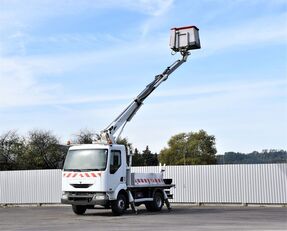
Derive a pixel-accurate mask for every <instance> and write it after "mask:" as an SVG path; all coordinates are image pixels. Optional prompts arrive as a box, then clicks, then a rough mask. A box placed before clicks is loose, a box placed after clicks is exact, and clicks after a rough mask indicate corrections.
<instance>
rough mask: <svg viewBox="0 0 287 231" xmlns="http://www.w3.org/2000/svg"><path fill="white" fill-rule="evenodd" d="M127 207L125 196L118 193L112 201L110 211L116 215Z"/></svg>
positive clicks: (120, 213)
mask: <svg viewBox="0 0 287 231" xmlns="http://www.w3.org/2000/svg"><path fill="white" fill-rule="evenodd" d="M126 208H127V198H126V196H125V195H123V194H121V193H120V194H119V195H118V198H117V199H116V200H115V201H113V202H112V212H113V214H114V215H116V216H120V215H122V214H123V213H124V212H125V210H126Z"/></svg>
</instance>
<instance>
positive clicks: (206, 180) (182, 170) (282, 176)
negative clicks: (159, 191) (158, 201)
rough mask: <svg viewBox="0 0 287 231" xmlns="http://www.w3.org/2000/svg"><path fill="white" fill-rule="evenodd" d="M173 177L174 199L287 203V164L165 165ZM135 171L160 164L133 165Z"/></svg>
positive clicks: (202, 201)
mask: <svg viewBox="0 0 287 231" xmlns="http://www.w3.org/2000/svg"><path fill="white" fill-rule="evenodd" d="M162 168H163V169H164V170H165V172H164V177H165V178H172V179H173V183H174V184H175V185H176V188H174V189H172V190H171V191H172V193H173V194H174V199H173V200H171V201H172V202H182V203H259V204H286V203H287V164H245V165H243V164H242V165H189V166H165V167H162ZM132 170H133V171H135V172H153V171H160V170H161V169H160V167H133V168H132Z"/></svg>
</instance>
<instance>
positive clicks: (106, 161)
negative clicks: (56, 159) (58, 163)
mask: <svg viewBox="0 0 287 231" xmlns="http://www.w3.org/2000/svg"><path fill="white" fill-rule="evenodd" d="M62 174H63V175H62V190H63V195H62V203H71V204H75V205H76V204H79V205H86V206H88V207H91V206H94V205H97V204H98V205H103V206H108V204H109V201H111V200H116V196H117V194H118V192H119V191H120V190H122V189H123V190H126V189H127V184H126V179H127V177H126V174H127V161H126V149H125V146H124V145H118V144H112V145H107V144H83V145H75V146H72V147H70V148H69V151H68V154H67V157H66V160H65V163H64V168H63V173H62Z"/></svg>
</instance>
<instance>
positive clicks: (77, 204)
mask: <svg viewBox="0 0 287 231" xmlns="http://www.w3.org/2000/svg"><path fill="white" fill-rule="evenodd" d="M170 48H171V49H172V51H173V52H174V53H177V52H179V53H180V54H181V56H182V57H181V59H179V60H177V61H175V62H174V63H173V64H172V65H171V66H169V67H167V68H166V69H165V70H164V71H163V72H162V73H161V74H159V75H156V76H155V78H154V80H153V81H152V82H151V83H149V84H148V85H147V86H146V87H145V89H144V90H143V91H142V92H141V93H140V94H139V95H138V96H137V97H136V98H135V99H134V100H133V101H132V102H131V103H130V104H129V105H128V107H126V108H125V109H124V110H123V112H122V113H121V114H120V115H119V116H118V117H117V118H116V119H115V120H114V121H112V123H111V124H110V125H109V126H107V127H106V128H105V129H104V130H102V131H101V132H100V133H99V134H97V135H96V136H95V137H94V142H93V144H80V145H70V147H69V150H68V153H67V156H66V159H65V163H64V167H63V171H62V198H61V202H62V203H63V204H71V205H72V209H73V211H74V213H75V214H77V215H82V214H84V213H85V212H86V210H87V209H95V208H97V207H98V206H103V207H105V208H111V210H112V212H113V213H114V214H115V215H122V214H123V213H124V212H125V211H126V210H127V209H128V208H129V207H131V208H132V210H133V211H134V212H135V213H137V209H136V207H137V206H139V205H141V204H144V205H145V207H146V209H147V210H148V211H160V210H161V209H162V207H163V205H164V204H165V205H166V206H167V208H168V209H169V210H170V203H169V200H168V199H169V198H172V195H171V193H170V189H171V188H172V187H174V186H175V185H174V184H172V179H164V177H163V171H160V172H158V173H134V172H131V163H132V153H131V152H130V150H129V149H128V147H126V146H124V145H121V144H117V139H118V138H119V137H120V134H121V133H122V131H123V128H124V127H125V125H126V123H127V122H129V121H131V119H132V118H133V116H134V115H135V114H136V112H137V111H138V110H139V108H140V107H141V106H142V105H143V102H144V100H145V99H146V98H147V97H148V96H149V95H150V94H151V93H152V92H153V91H154V90H155V89H156V88H157V87H158V86H159V85H160V84H161V83H162V82H163V81H165V80H167V78H168V77H169V75H170V74H171V73H172V72H174V71H175V70H176V69H177V68H178V67H179V66H180V65H182V64H183V63H184V62H186V60H187V58H188V56H189V55H190V52H189V51H190V50H193V49H199V48H200V40H199V35H198V28H197V27H195V26H187V27H179V28H172V29H171V36H170Z"/></svg>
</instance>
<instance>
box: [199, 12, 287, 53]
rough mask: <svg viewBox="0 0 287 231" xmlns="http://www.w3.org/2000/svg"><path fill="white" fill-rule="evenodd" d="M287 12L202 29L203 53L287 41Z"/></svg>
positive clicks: (284, 42)
mask: <svg viewBox="0 0 287 231" xmlns="http://www.w3.org/2000/svg"><path fill="white" fill-rule="evenodd" d="M286 28H287V14H286V13H283V14H279V15H276V16H265V17H261V18H257V19H253V20H252V21H249V22H244V23H241V24H237V25H233V26H232V27H220V26H218V27H217V28H216V29H208V30H204V29H202V30H201V31H200V33H201V41H202V50H203V52H204V53H203V55H206V54H213V53H215V52H223V51H226V50H231V49H241V50H242V49H245V48H244V47H256V46H264V45H265V46H266V48H267V47H268V45H270V44H286V43H287V29H286Z"/></svg>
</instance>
